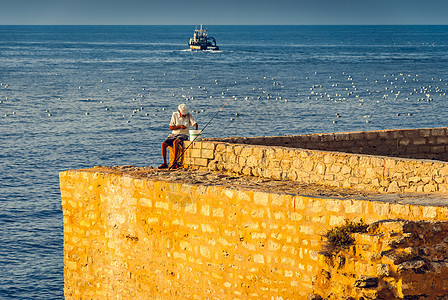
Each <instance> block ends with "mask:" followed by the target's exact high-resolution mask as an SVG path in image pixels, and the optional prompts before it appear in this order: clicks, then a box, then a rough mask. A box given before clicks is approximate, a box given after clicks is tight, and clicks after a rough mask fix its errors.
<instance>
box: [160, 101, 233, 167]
mask: <svg viewBox="0 0 448 300" xmlns="http://www.w3.org/2000/svg"><path fill="white" fill-rule="evenodd" d="M230 99H232V98H229V100H227V102H226V103H224V105H223V106H221V108H220V109H219V110H218V111H217V112H216V113H215V115H214V116H213V117H212V118H211V119H210V121H208V123H207V124H206V125H205V126H204V128H203V129H202V130H201V133H202V132H204V130H205V128H207V126H208V125H209V124H210V123H211V122H212V121H213V119H214V118H215V117H216V116H217V115H218V113H219V112H220V111H221V110H222V109H223V108H224V106H226V105H227V103H229V101H230ZM198 137H199V135H196V137H195V138H194V139H193V140H192V141H191V143H190V145H188V147H187V148H185V149H184V151H183V152H182V153H181V155H179V157H178V158H176V159H175V160H174V162H173V163H172V164H171V167H169V168H168V170H171V168H172V167H173V166H174V165H175V164H176V163H177V161H178V160H179V159H180V158H181V157H182V156H183V155H184V153H185V151H187V149H188V148H190V146H191V145H193V142H194V141H196V139H197V138H198Z"/></svg>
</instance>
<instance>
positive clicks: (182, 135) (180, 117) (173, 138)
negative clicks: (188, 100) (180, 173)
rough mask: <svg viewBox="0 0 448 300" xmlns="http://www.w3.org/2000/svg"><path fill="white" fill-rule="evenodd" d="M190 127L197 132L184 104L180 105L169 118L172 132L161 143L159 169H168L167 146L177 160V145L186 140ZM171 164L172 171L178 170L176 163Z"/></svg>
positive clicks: (196, 124)
mask: <svg viewBox="0 0 448 300" xmlns="http://www.w3.org/2000/svg"><path fill="white" fill-rule="evenodd" d="M191 125H193V126H194V129H196V130H198V123H196V121H195V120H194V118H193V116H192V115H191V114H190V113H189V112H188V108H187V106H186V105H185V104H180V105H179V107H178V108H177V111H175V112H173V115H172V116H171V122H170V130H172V131H171V133H170V135H168V137H167V138H166V140H165V141H164V142H163V143H162V157H163V164H161V165H160V166H159V169H167V168H168V164H167V161H166V153H167V150H166V148H168V146H173V148H174V157H175V159H178V157H177V156H178V154H179V153H178V152H179V145H180V144H181V143H182V142H183V141H187V140H188V131H189V130H190V126H191ZM172 163H173V165H172V167H171V168H172V169H178V168H179V167H180V166H179V164H178V163H177V162H176V161H174V162H172Z"/></svg>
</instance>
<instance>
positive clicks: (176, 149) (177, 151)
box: [172, 139, 182, 163]
mask: <svg viewBox="0 0 448 300" xmlns="http://www.w3.org/2000/svg"><path fill="white" fill-rule="evenodd" d="M180 143H182V141H181V140H180V139H175V140H174V142H173V148H174V160H175V161H176V162H178V161H177V155H178V154H179V145H180ZM172 163H174V161H173V162H172Z"/></svg>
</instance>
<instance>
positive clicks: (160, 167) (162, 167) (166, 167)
mask: <svg viewBox="0 0 448 300" xmlns="http://www.w3.org/2000/svg"><path fill="white" fill-rule="evenodd" d="M157 169H168V165H167V164H165V163H163V164H161V165H160V166H159V167H158V168H157Z"/></svg>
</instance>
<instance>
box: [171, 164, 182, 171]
mask: <svg viewBox="0 0 448 300" xmlns="http://www.w3.org/2000/svg"><path fill="white" fill-rule="evenodd" d="M180 168H181V166H180V165H179V164H178V163H174V164H173V165H172V166H171V167H170V170H177V169H180Z"/></svg>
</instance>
